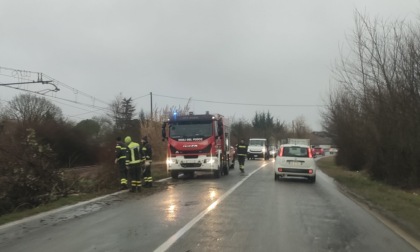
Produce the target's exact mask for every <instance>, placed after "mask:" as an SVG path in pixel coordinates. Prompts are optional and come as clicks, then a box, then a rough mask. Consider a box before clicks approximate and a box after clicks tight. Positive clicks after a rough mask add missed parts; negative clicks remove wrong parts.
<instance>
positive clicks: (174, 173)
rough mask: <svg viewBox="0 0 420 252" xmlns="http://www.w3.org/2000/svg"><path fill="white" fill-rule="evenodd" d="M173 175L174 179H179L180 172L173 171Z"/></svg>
mask: <svg viewBox="0 0 420 252" xmlns="http://www.w3.org/2000/svg"><path fill="white" fill-rule="evenodd" d="M171 177H172V178H173V179H178V172H177V171H171Z"/></svg>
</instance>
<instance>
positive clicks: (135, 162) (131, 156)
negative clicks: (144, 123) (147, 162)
mask: <svg viewBox="0 0 420 252" xmlns="http://www.w3.org/2000/svg"><path fill="white" fill-rule="evenodd" d="M124 142H125V144H126V145H127V152H126V153H127V154H126V162H125V164H126V165H127V167H128V170H129V173H130V178H131V188H130V192H138V191H141V180H140V169H141V153H140V145H139V144H138V143H136V142H133V141H132V140H131V137H130V136H127V137H126V138H125V139H124Z"/></svg>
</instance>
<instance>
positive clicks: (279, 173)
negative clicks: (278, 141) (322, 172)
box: [274, 144, 317, 183]
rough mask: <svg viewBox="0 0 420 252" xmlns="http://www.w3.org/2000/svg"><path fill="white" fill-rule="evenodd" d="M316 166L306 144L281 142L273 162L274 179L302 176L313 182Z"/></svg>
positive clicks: (309, 148)
mask: <svg viewBox="0 0 420 252" xmlns="http://www.w3.org/2000/svg"><path fill="white" fill-rule="evenodd" d="M316 170H317V166H316V163H315V160H314V158H313V156H312V150H311V147H310V146H308V145H294V144H283V145H281V146H280V148H279V152H278V155H277V157H276V160H275V163H274V180H280V178H288V177H303V178H307V179H308V180H309V181H310V182H312V183H314V182H315V180H316Z"/></svg>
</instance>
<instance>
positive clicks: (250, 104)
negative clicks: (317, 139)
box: [153, 93, 325, 107]
mask: <svg viewBox="0 0 420 252" xmlns="http://www.w3.org/2000/svg"><path fill="white" fill-rule="evenodd" d="M153 95H154V96H159V97H166V98H172V99H180V100H191V101H198V102H207V103H218V104H230V105H243V106H261V107H324V106H325V105H309V104H308V105H304V104H262V103H241V102H221V101H211V100H201V99H194V98H182V97H174V96H168V95H160V94H155V93H153Z"/></svg>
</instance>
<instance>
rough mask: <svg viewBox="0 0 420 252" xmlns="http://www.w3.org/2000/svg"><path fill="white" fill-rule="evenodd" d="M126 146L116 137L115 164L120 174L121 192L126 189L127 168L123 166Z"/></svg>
mask: <svg viewBox="0 0 420 252" xmlns="http://www.w3.org/2000/svg"><path fill="white" fill-rule="evenodd" d="M126 151H127V146H126V145H125V143H123V142H122V141H121V137H117V144H116V146H115V164H117V165H118V169H119V172H120V185H121V188H120V189H121V190H125V189H128V187H127V182H128V180H127V167H126V166H125V157H126Z"/></svg>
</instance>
